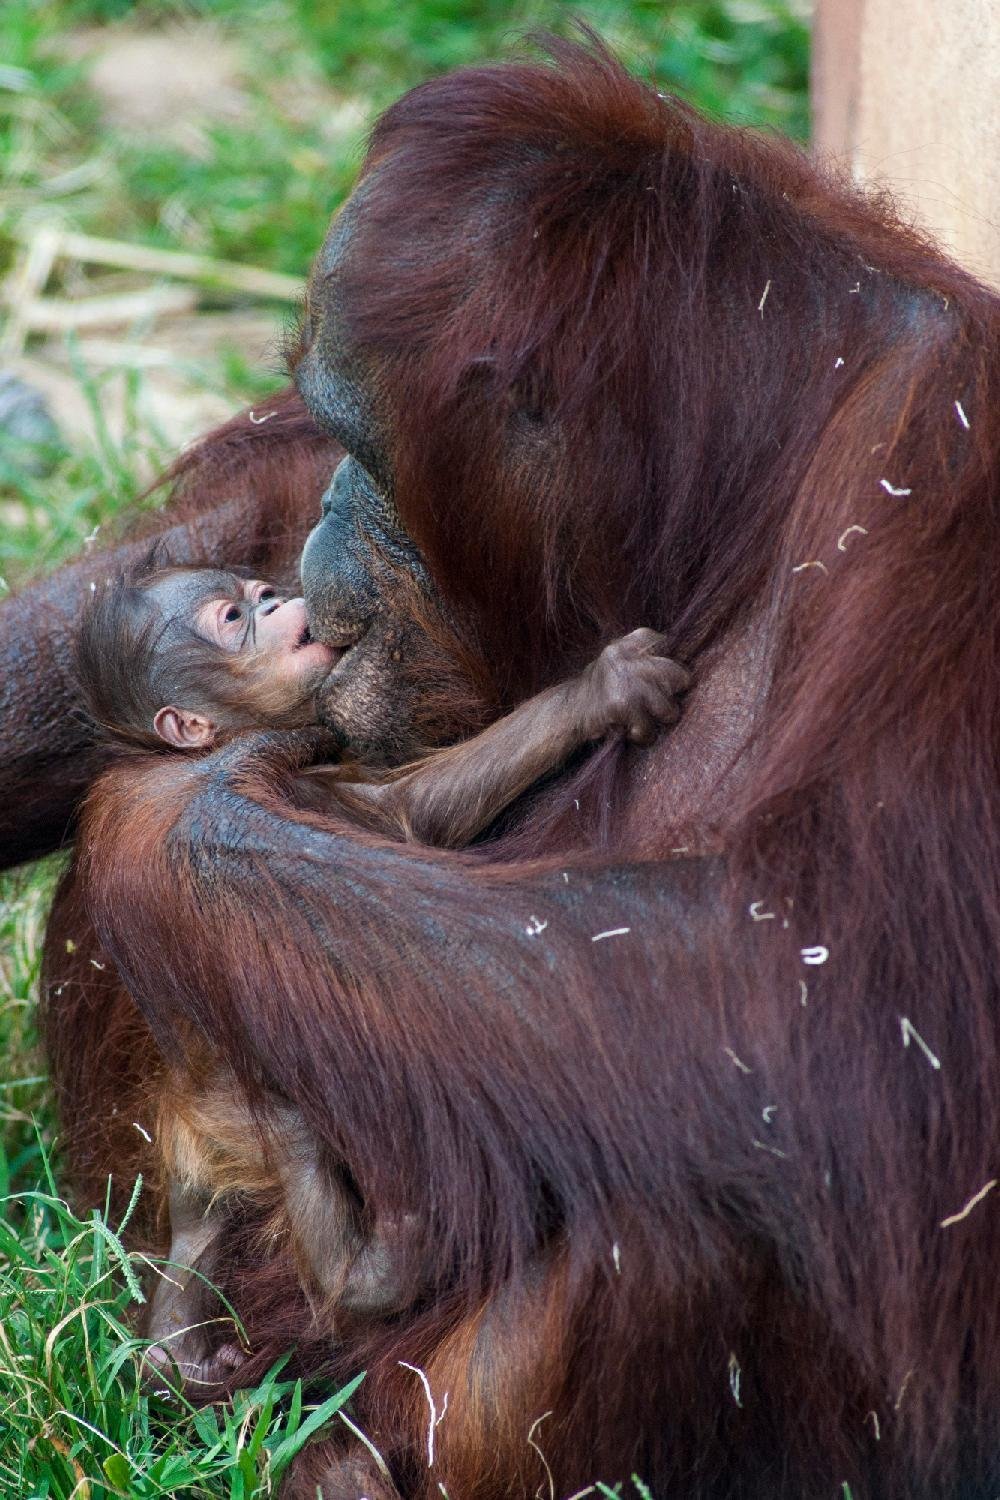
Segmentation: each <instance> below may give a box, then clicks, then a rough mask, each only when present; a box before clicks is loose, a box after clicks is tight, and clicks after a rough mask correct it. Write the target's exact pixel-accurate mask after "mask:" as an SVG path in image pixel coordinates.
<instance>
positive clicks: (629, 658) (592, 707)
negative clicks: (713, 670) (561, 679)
mask: <svg viewBox="0 0 1000 1500" xmlns="http://www.w3.org/2000/svg"><path fill="white" fill-rule="evenodd" d="M665 640H666V637H665V636H662V635H660V634H658V632H657V631H655V630H648V629H646V628H645V627H641V628H640V629H638V630H632V631H630V632H629V634H628V635H623V636H619V638H618V640H616V641H612V642H611V644H610V645H609V646H605V648H604V650H603V651H602V652H601V654H600V656H599V657H598V658H597V660H596V661H595V662H593V663H592V664H591V665H590V666H589V667H588V668H587V669H586V671H584V672H583V673H581V675H580V678H579V679H578V683H579V689H580V692H581V712H582V714H583V717H584V722H585V726H586V737H587V738H588V739H599V738H600V737H601V736H602V735H605V734H607V733H608V731H609V730H611V729H622V730H623V731H624V733H625V736H626V738H628V739H629V740H631V741H632V742H633V743H634V744H637V745H648V744H650V743H651V742H652V741H653V740H654V739H655V738H656V735H657V733H658V732H659V730H660V729H661V728H662V727H663V726H664V725H669V724H675V723H676V722H677V720H678V719H679V718H680V712H681V709H680V704H679V702H678V698H679V697H680V695H681V694H682V693H684V692H685V691H686V690H687V688H688V687H689V686H690V683H691V674H690V673H689V672H688V671H686V670H685V668H684V667H682V666H681V665H680V663H679V662H676V661H674V660H673V659H672V658H671V657H669V656H666V655H664V654H663V647H664V643H665Z"/></svg>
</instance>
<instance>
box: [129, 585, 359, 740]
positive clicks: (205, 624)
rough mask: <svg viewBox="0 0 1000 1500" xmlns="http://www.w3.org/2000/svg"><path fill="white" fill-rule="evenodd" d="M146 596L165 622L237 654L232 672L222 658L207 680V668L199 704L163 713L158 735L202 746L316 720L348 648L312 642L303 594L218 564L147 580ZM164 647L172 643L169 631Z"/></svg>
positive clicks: (176, 705) (172, 706)
mask: <svg viewBox="0 0 1000 1500" xmlns="http://www.w3.org/2000/svg"><path fill="white" fill-rule="evenodd" d="M148 596H149V598H150V601H151V603H153V604H154V605H155V607H156V608H157V610H158V611H159V613H160V614H161V615H162V616H163V617H165V618H166V619H167V620H168V621H174V622H176V624H177V625H178V626H179V627H181V628H182V629H186V630H188V631H192V632H193V633H194V634H195V635H196V636H200V637H201V639H202V640H204V641H207V642H209V643H210V644H211V645H212V646H215V647H218V648H220V649H221V651H223V652H225V653H226V654H227V655H229V656H231V658H232V669H231V671H230V670H229V669H228V668H225V667H223V668H222V674H221V677H220V673H219V666H220V665H221V664H220V663H216V664H215V666H214V667H213V669H212V672H211V677H210V678H209V675H208V671H207V669H206V687H205V691H204V692H203V693H199V694H198V695H197V696H198V697H199V698H200V700H201V701H198V702H189V701H185V702H183V703H178V702H174V703H170V704H165V705H164V706H163V707H162V708H161V709H160V710H159V711H158V713H157V714H156V717H155V719H154V721H153V727H154V729H155V731H156V733H157V734H158V735H159V736H160V738H161V739H163V740H166V741H167V743H168V744H171V745H173V746H175V748H177V749H199V748H203V747H205V746H208V745H211V744H213V743H214V742H215V740H216V739H217V737H218V735H219V732H220V731H221V730H228V729H234V728H253V727H265V726H269V727H288V728H291V727H295V726H299V725H302V724H308V723H313V722H314V718H315V714H314V707H313V699H314V696H315V693H316V690H317V688H318V687H319V685H320V683H321V682H322V681H323V679H324V678H325V677H326V676H327V674H328V673H329V671H330V669H331V667H332V666H333V665H334V663H335V662H336V661H337V659H338V657H339V656H340V655H342V654H343V653H342V652H338V651H335V650H333V649H332V648H331V647H330V646H325V645H323V643H322V642H321V641H314V640H313V638H312V636H311V634H310V632H309V626H308V623H307V621H306V607H305V603H304V601H303V600H302V599H300V598H294V599H289V598H286V597H285V596H284V595H283V594H279V593H278V591H277V589H275V588H274V587H273V586H272V585H271V584H269V583H264V582H262V581H261V580H260V579H244V578H240V577H238V576H237V575H236V574H233V573H229V572H224V571H221V570H219V571H216V570H214V569H191V570H190V571H185V570H183V569H177V570H171V571H170V572H168V573H165V574H164V575H163V576H162V577H161V578H159V579H157V580H156V581H155V582H153V583H152V584H151V585H150V587H149V589H148ZM163 646H164V649H165V650H166V651H170V650H171V649H172V648H173V640H172V638H171V636H170V635H168V636H167V637H165V639H164V643H163ZM212 681H214V683H215V688H214V689H213V688H212V687H211V685H210V683H211V682H212ZM183 697H184V698H185V699H186V698H187V694H186V693H185V694H183Z"/></svg>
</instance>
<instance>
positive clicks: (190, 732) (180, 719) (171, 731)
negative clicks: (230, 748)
mask: <svg viewBox="0 0 1000 1500" xmlns="http://www.w3.org/2000/svg"><path fill="white" fill-rule="evenodd" d="M153 728H154V729H155V730H156V733H157V734H158V735H159V736H160V739H161V740H166V742H167V744H168V745H173V747H174V749H175V750H203V749H204V748H205V747H206V746H207V745H211V744H213V743H214V741H215V735H216V726H215V724H213V722H212V720H211V719H209V718H207V717H206V716H205V714H195V713H191V712H190V710H189V709H186V708H174V707H173V705H171V706H170V707H169V708H161V709H160V710H159V712H158V713H157V715H156V718H155V719H154V720H153Z"/></svg>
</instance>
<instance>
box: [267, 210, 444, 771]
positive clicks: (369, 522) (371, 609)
mask: <svg viewBox="0 0 1000 1500" xmlns="http://www.w3.org/2000/svg"><path fill="white" fill-rule="evenodd" d="M363 192H364V189H363V187H362V188H361V189H359V190H358V192H356V193H355V195H354V197H353V198H352V199H351V201H350V202H349V203H348V204H347V206H346V207H345V209H344V210H343V211H342V213H341V214H340V215H339V216H338V217H337V218H336V219H335V220H334V222H333V225H332V227H331V229H330V232H329V234H328V235H327V238H326V241H325V243H324V245H323V248H322V249H321V251H320V253H319V255H318V257H317V259H316V264H315V267H314V270H313V275H312V278H311V281H310V288H309V293H308V298H307V316H306V327H305V341H306V346H307V347H306V351H305V353H304V355H303V357H302V359H301V361H300V363H299V365H298V367H297V369H296V384H297V385H298V387H299V390H300V393H301V395H302V397H303V399H304V400H305V402H306V405H307V406H308V407H309V409H310V411H311V412H312V414H313V416H314V417H315V419H316V421H317V422H318V423H319V425H320V426H321V427H322V428H323V429H324V430H325V431H327V432H329V433H330V434H331V435H332V436H334V437H336V439H337V441H338V442H340V443H342V444H343V447H344V448H345V449H346V451H347V454H348V456H347V458H345V459H344V460H343V462H342V463H341V464H340V465H339V467H338V468H337V470H336V472H335V473H334V475H333V478H332V479H331V482H330V486H329V488H328V490H327V492H326V494H325V495H324V497H323V503H322V516H321V518H320V521H319V523H318V525H317V526H316V527H315V528H314V530H313V531H312V533H311V534H310V536H309V538H308V540H307V542H306V545H305V550H304V552H303V554H302V588H303V593H304V595H305V599H306V604H307V607H308V610H309V619H310V624H311V628H312V630H313V633H314V634H315V635H316V637H317V638H318V639H319V640H323V641H326V642H327V643H328V644H329V645H331V646H333V647H335V648H343V647H344V646H350V647H352V649H351V650H349V651H348V652H347V654H346V655H345V656H344V657H343V658H342V659H341V661H340V662H339V663H338V665H337V666H336V667H335V669H334V670H333V672H331V674H330V676H329V678H328V679H327V683H326V686H325V688H324V689H323V691H322V692H321V694H320V700H319V712H320V717H321V718H322V720H323V722H324V723H325V724H327V725H328V726H329V727H330V728H331V729H333V730H334V731H335V732H336V733H337V734H338V736H339V737H340V738H341V739H342V740H344V741H345V742H346V743H347V744H348V745H349V747H350V750H351V752H352V753H353V754H355V755H357V756H358V757H359V758H360V759H362V760H365V761H367V762H369V763H371V764H373V765H378V764H383V763H386V762H391V761H392V760H402V759H405V758H406V757H407V755H409V754H412V753H413V752H414V751H416V750H417V749H419V748H420V746H419V744H418V742H417V740H416V738H415V736H414V732H413V728H412V709H413V698H412V689H411V688H410V687H409V685H408V684H407V683H406V682H405V681H404V680H403V673H402V671H401V665H402V663H404V662H405V661H406V660H407V658H409V657H410V655H411V654H412V651H413V647H414V644H415V637H416V632H417V627H416V626H415V624H414V622H413V620H412V618H411V616H410V611H409V609H408V608H407V607H406V604H405V603H404V604H402V606H400V605H399V604H397V602H396V601H397V600H398V597H399V581H400V575H404V576H407V577H408V578H409V579H411V580H413V581H415V582H416V583H417V584H418V586H419V587H420V588H421V589H422V590H424V591H428V592H429V590H430V584H429V582H428V579H427V575H426V571H425V569H424V568H423V565H422V563H421V559H420V555H419V553H418V551H417V549H416V548H415V547H414V546H413V543H412V542H411V541H410V539H409V538H408V537H407V536H406V534H405V532H404V531H403V529H402V526H401V525H400V522H399V517H398V515H397V513H396V507H395V505H394V503H393V499H392V475H391V469H390V466H389V463H388V457H387V449H388V441H387V436H386V434H387V431H388V421H387V418H386V416H385V414H384V413H381V412H379V410H378V401H377V397H376V395H375V386H376V383H375V381H374V379H373V377H372V375H371V372H370V371H368V370H366V369H364V368H363V367H362V366H361V365H360V364H359V363H358V362H357V361H356V360H354V359H352V358H351V356H350V353H349V351H348V350H347V349H346V348H345V343H344V339H343V336H342V330H341V319H340V316H339V304H338V296H337V267H338V265H339V264H340V261H341V258H342V256H343V255H344V254H346V253H347V249H348V247H349V244H350V228H351V224H352V222H353V219H354V215H355V212H356V207H357V204H358V202H359V200H360V199H361V198H362V197H363Z"/></svg>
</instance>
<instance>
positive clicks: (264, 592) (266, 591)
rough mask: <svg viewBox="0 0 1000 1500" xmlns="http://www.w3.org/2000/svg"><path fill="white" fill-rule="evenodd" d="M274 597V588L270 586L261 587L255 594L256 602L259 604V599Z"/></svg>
mask: <svg viewBox="0 0 1000 1500" xmlns="http://www.w3.org/2000/svg"><path fill="white" fill-rule="evenodd" d="M276 597H277V595H276V594H275V592H274V589H272V588H263V589H261V591H260V593H259V594H258V595H257V603H258V604H260V603H261V601H262V600H264V599H274V598H276Z"/></svg>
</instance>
